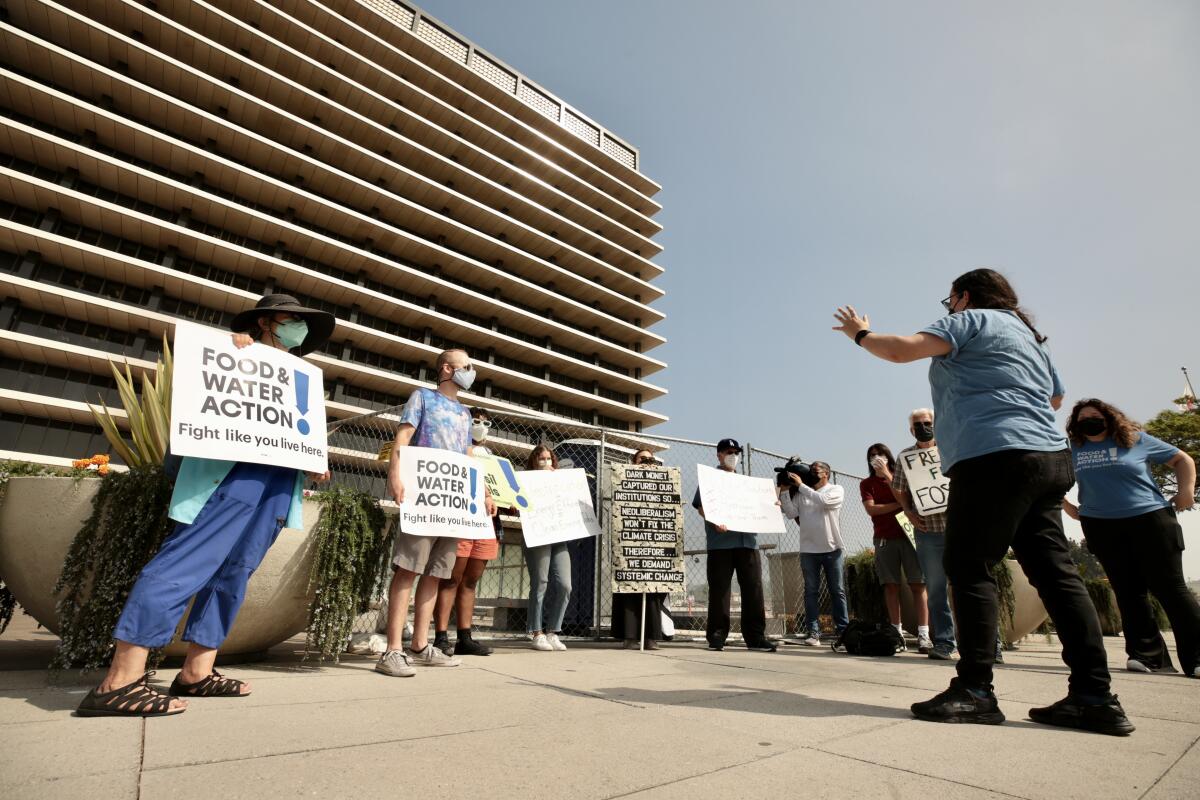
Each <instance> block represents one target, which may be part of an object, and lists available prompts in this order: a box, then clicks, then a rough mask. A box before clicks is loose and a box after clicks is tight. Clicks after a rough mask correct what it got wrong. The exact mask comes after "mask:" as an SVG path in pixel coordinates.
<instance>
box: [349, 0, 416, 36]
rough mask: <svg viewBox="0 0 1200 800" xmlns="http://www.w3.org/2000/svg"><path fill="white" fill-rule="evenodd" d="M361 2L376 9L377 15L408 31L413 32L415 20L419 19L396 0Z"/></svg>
mask: <svg viewBox="0 0 1200 800" xmlns="http://www.w3.org/2000/svg"><path fill="white" fill-rule="evenodd" d="M360 2H362V3H363V4H364V5H366V6H367V7H368V8H372V9H374V10H375V11H376V13H378V14H381V15H382V16H385V17H387V18H388V19H390V20H391V21H392V22H394V23H396V24H397V25H399V26H400V27H401V28H403V29H404V30H406V31H410V30H412V26H413V20H415V19H416V18H417V15H416V14H414V13H413V12H412V11H410V10H409V9H407V8H405V7H404V6H402V5H400V4H399V3H397V2H395V0H360Z"/></svg>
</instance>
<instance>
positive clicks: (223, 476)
mask: <svg viewBox="0 0 1200 800" xmlns="http://www.w3.org/2000/svg"><path fill="white" fill-rule="evenodd" d="M334 324H335V321H334V317H333V315H332V314H329V313H326V312H324V311H317V310H315V309H311V308H305V307H304V306H301V305H300V303H299V302H297V300H296V299H295V298H294V297H291V296H290V295H285V294H273V295H267V296H265V297H263V298H262V299H261V300H259V301H258V304H257V305H256V306H255V307H254V308H253V309H251V310H249V311H244V312H242V313H241V314H238V315H237V316H236V317H234V318H233V323H232V325H231V327H232V329H233V330H234V331H235V333H234V334H233V344H234V345H235V346H236V347H237V348H239V349H241V348H245V347H250V346H253V345H256V343H257V346H262V347H274V348H276V349H278V350H285V351H288V352H291V353H292V354H294V355H304V354H306V353H309V352H312V351H313V350H315V349H316V348H318V347H320V346H321V345H322V344H324V343H325V342H326V341H327V340H328V339H329V336H330V334H331V333H333V328H334ZM168 458H170V457H168ZM310 477H312V478H314V479H316V480H326V479H328V477H329V473H328V472H326V473H325V474H324V475H311V476H310ZM304 479H305V475H304V473H302V472H300V471H299V470H296V469H291V468H289V467H281V466H275V465H270V464H251V463H247V462H232V461H218V460H214V459H207V458H184V459H183V460H182V463H181V465H180V467H179V474H178V477H177V478H176V480H175V490H174V492H173V494H172V495H171V506H170V517H171V519H173V520H175V521H176V522H177V523H178V524H177V525H176V527H175V530H174V532H173V533H171V535H170V536H168V537H167V539H166V540H165V541H164V542H163V544H162V547H161V548H160V549H159V551H158V553H157V554H156V555H155V556H154V558H153V559H151V560H150V563H148V564H147V565H146V566H145V568H143V569H142V572H141V575H139V576H138V579H137V582H136V583H135V584H134V586H133V589H132V591H130V593H129V598H128V599H127V600H126V601H125V608H124V610H123V611H122V612H121V618H120V620H119V621H118V622H117V627H116V630H115V631H114V632H113V638H114V639H116V652H115V654H114V655H113V660H112V665H111V666H110V667H109V670H108V675H106V676H105V678H104V680H103V681H102V682H101V684H100V685H99V686H97V687H96V688H95V689H93V690H92V691H90V692H88V694H87V696H86V697H84V699H83V702H82V703H80V705H79V710H78V714H79V716H83V717H98V716H135V717H157V716H168V715H171V714H178V713H181V712H182V711H184V710H185V709H186V707H187V703H186V702H185V701H181V700H176V699H172V698H173V697H244V696H246V695H248V694H250V685H249V684H247V683H244V682H242V681H238V680H234V679H233V678H226V677H224V676H223V675H221V673H219V672H217V671H216V670H215V669H213V665H214V664H215V663H216V658H217V648H218V647H220V646H221V643H222V642H223V641H224V640H225V637H226V636H227V635H228V634H229V629H230V627H232V625H233V620H234V617H236V616H237V612H238V609H239V608H240V607H241V605H242V600H243V599H244V598H245V594H246V583H247V582H248V581H249V580H250V575H251V574H253V572H254V570H255V569H257V568H258V565H259V564H260V563H261V562H262V560H263V557H264V556H266V554H267V550H268V549H269V548H270V547H271V545H272V544H273V543H274V542H275V538H276V537H277V536H278V535H279V531H280V530H281V529H282V528H284V527H289V528H300V527H302V526H303V523H304V520H303V487H304ZM193 595H194V596H195V602H194V603H193V604H192V611H191V613H190V614H189V615H188V621H187V627H185V628H184V631H183V640H184V641H186V642H188V643H189V645H188V651H187V657H186V659H185V660H184V662H183V667H182V668H181V669H180V671H179V675H178V676H177V677H176V678H175V681H174V683H172V684H171V689H170V696H168V695H167V694H164V693H163V692H161V691H160V690H158V689H156V688H154V687H152V686H150V685H149V683H148V680H149V678H150V676H151V675H152V674H153V673H151V672H146V660H147V658H148V656H149V654H150V651H151V650H152V649H154V648H158V647H163V646H165V645H166V644H168V643H169V642H170V641H171V636H172V635H173V634H174V632H175V626H176V625H177V624H178V623H179V618H180V617H181V616H183V612H184V610H185V609H186V608H187V604H188V601H189V600H191V599H192V597H193Z"/></svg>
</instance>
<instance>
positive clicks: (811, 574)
mask: <svg viewBox="0 0 1200 800" xmlns="http://www.w3.org/2000/svg"><path fill="white" fill-rule="evenodd" d="M842 562H843V553H842V551H841V550H840V549H838V550H831V551H829V552H828V553H801V554H800V569H801V570H803V571H804V621H805V622H806V623H807V624H808V629H809V630H810V631H811V632H813V633H816V634H819V633H820V632H821V619H820V617H821V572H822V571H824V572H825V585H826V586H828V587H829V597H830V599H831V600H832V601H833V628H834V630H835V631H837V632H838V633H841V632H842V631H843V630H845V629H846V626H847V625H849V624H850V608H849V606H848V605H847V603H846V589H845V586H844V581H843V580H842Z"/></svg>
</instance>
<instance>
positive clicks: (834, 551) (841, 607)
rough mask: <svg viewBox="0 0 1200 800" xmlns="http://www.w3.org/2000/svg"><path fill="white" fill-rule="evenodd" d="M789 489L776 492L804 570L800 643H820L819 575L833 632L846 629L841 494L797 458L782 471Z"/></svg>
mask: <svg viewBox="0 0 1200 800" xmlns="http://www.w3.org/2000/svg"><path fill="white" fill-rule="evenodd" d="M782 471H783V472H784V473H785V474H786V475H787V476H788V478H789V479H790V485H789V486H785V487H781V488H780V490H779V504H780V507H781V508H782V509H783V513H784V515H785V516H787V517H789V518H791V519H794V520H796V523H797V524H798V525H799V526H800V566H801V569H803V571H804V617H805V621H806V622H807V624H808V636H807V637H806V638H805V639H804V644H806V645H808V646H810V647H819V646H820V644H821V625H820V613H821V573H822V571H823V572H824V573H825V585H826V586H827V587H828V588H829V595H830V597H831V599H832V601H833V624H834V628H835V630H836V632H837V633H839V634H840V633H841V632H842V630H843V629H844V628H845V627H846V626H847V625H849V624H850V612H849V608H848V606H847V604H846V589H845V587H844V583H843V580H842V565H843V560H844V552H843V550H844V546H843V544H842V534H841V529H840V526H839V522H838V518H839V516H840V514H841V512H842V501H843V500H844V499H845V494H846V493H845V490H843V489H842V487H841V486H838V485H836V484H833V483H830V482H829V475H830V472H831V470H830V468H829V465H828V464H826V463H825V462H823V461H814V462H813V463H812V465H811V466H809V467H808V468H807V469H806V468H805V465H804V463H803V462H802V461H801V460H800V459H799V458H791V459H789V460H788V463H787V465H786V466H785V467H784V468H783V470H782Z"/></svg>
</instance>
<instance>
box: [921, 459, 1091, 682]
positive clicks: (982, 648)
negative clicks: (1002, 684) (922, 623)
mask: <svg viewBox="0 0 1200 800" xmlns="http://www.w3.org/2000/svg"><path fill="white" fill-rule="evenodd" d="M948 474H949V475H950V500H949V508H947V510H946V514H947V519H946V523H947V524H946V556H945V561H944V565H945V567H946V575H947V577H949V578H950V587H951V591H952V592H953V593H954V607H955V610H956V613H957V615H958V651H959V655H960V656H961V658H960V660H959V662H958V675H959V678H960V679H961V680H962V682H963V683H965V684H966V685H967V686H971V687H985V686H986V687H990V686H991V683H992V665H993V664H994V663H995V657H996V623H997V621H998V619H999V598H998V593H997V591H996V581H995V579H994V578H993V577H992V574H991V571H990V568H991V567H992V566H993V565H994V564H996V563H997V562H998V561H1000V559H1002V558H1004V555H1005V553H1006V552H1008V548H1009V547H1010V546H1011V547H1012V549H1013V552H1014V553H1015V554H1016V556H1017V561H1019V562H1020V564H1021V566H1022V567H1023V568H1024V570H1025V575H1026V576H1027V577H1028V578H1029V582H1030V583H1031V584H1033V586H1034V588H1036V589H1037V591H1038V595H1039V596H1040V597H1041V598H1042V602H1043V603H1044V604H1045V606H1046V610H1047V611H1049V612H1050V618H1051V619H1053V620H1054V625H1055V628H1056V629H1057V631H1058V638H1059V640H1060V641H1061V642H1062V646H1063V654H1062V657H1063V661H1065V662H1066V664H1067V666H1068V667H1070V668H1071V677H1070V681H1069V685H1070V691H1071V693H1072V694H1076V695H1085V696H1093V697H1096V696H1103V697H1107V696H1108V690H1109V674H1108V663H1107V658H1106V656H1105V652H1104V638H1103V635H1102V634H1101V632H1100V620H1099V618H1098V617H1097V616H1096V609H1095V607H1094V606H1093V605H1092V601H1091V598H1090V597H1088V593H1087V589H1086V588H1085V587H1084V585H1083V580H1082V579H1081V578H1080V577H1079V570H1078V569H1076V567H1075V564H1074V563H1073V562H1072V561H1071V555H1070V551H1069V549H1068V547H1067V537H1066V535H1065V534H1064V533H1063V526H1062V501H1063V495H1065V494H1066V492H1067V490H1068V489H1070V488H1071V486H1072V484H1074V483H1075V474H1074V471H1073V469H1072V466H1071V454H1070V452H1069V451H1067V450H1061V451H1058V452H1053V453H1041V452H1034V451H1029V450H1002V451H1000V452H998V453H989V454H988V455H985V456H978V457H976V458H969V459H967V460H965V461H960V462H958V463H957V464H955V465H954V467H953V469H952V470H951V472H950V473H948Z"/></svg>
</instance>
